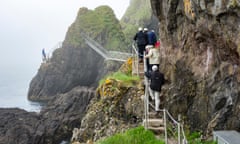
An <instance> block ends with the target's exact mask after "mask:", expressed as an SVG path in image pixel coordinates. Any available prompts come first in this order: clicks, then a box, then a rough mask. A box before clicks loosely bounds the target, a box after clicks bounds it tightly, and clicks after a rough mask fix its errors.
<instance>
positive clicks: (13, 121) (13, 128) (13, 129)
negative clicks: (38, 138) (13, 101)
mask: <svg viewBox="0 0 240 144" xmlns="http://www.w3.org/2000/svg"><path fill="white" fill-rule="evenodd" d="M0 118H1V121H0V143H1V144H15V143H17V144H33V139H34V137H33V135H34V134H35V130H36V128H37V127H38V126H39V120H40V116H39V115H38V114H36V113H30V112H26V111H25V110H21V109H17V108H6V109H4V108H0Z"/></svg>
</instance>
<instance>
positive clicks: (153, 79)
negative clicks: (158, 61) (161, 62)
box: [145, 65, 165, 112]
mask: <svg viewBox="0 0 240 144" xmlns="http://www.w3.org/2000/svg"><path fill="white" fill-rule="evenodd" d="M145 75H146V76H147V77H148V78H149V79H150V87H149V94H150V96H151V98H152V100H155V111H156V112H157V111H160V108H159V107H160V92H161V88H162V85H163V84H164V81H165V79H164V75H163V74H162V73H161V72H160V71H159V69H158V67H157V66H156V65H154V66H152V72H150V73H147V72H146V73H145Z"/></svg>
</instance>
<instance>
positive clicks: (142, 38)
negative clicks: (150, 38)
mask: <svg viewBox="0 0 240 144" xmlns="http://www.w3.org/2000/svg"><path fill="white" fill-rule="evenodd" d="M133 40H134V41H136V42H137V47H138V57H139V62H140V63H141V62H143V52H144V50H145V46H146V45H147V39H146V35H145V34H144V33H143V29H142V27H139V28H138V32H137V33H136V35H135V36H134V38H133Z"/></svg>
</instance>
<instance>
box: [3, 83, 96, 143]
mask: <svg viewBox="0 0 240 144" xmlns="http://www.w3.org/2000/svg"><path fill="white" fill-rule="evenodd" d="M94 95H95V91H94V89H93V88H86V87H76V88H74V89H73V90H71V91H70V92H68V93H65V94H60V95H59V96H57V97H55V98H54V99H52V100H50V101H49V102H48V104H47V106H46V107H44V108H43V109H42V110H41V112H40V113H36V112H27V111H25V110H22V109H18V108H0V118H1V121H0V144H11V143H18V144H46V143H54V144H58V143H60V142H62V141H63V140H69V138H71V135H72V130H73V128H74V127H79V126H80V124H81V121H80V120H81V119H82V117H83V115H84V114H85V111H86V108H87V105H88V104H89V102H90V100H91V99H92V97H94Z"/></svg>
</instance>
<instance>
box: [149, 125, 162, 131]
mask: <svg viewBox="0 0 240 144" xmlns="http://www.w3.org/2000/svg"><path fill="white" fill-rule="evenodd" d="M148 129H150V130H156V131H157V130H159V131H164V130H165V128H164V127H152V126H148Z"/></svg>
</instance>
